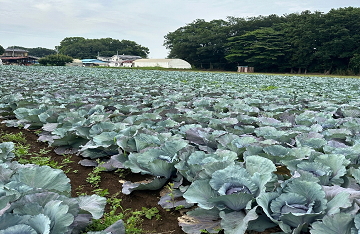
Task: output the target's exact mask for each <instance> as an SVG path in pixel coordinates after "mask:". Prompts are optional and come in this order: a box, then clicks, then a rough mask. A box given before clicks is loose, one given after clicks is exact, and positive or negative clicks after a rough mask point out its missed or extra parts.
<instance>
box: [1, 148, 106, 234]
mask: <svg viewBox="0 0 360 234" xmlns="http://www.w3.org/2000/svg"><path fill="white" fill-rule="evenodd" d="M13 150H14V143H12V142H3V143H0V159H1V163H0V170H1V175H2V176H1V180H0V190H1V207H0V208H1V212H0V230H2V232H3V233H25V232H26V233H79V232H80V231H81V230H83V229H84V228H85V227H86V226H87V225H88V224H89V223H90V222H91V219H92V218H94V219H99V218H101V216H102V215H103V210H104V208H105V204H106V200H105V198H102V197H99V196H97V195H92V196H81V197H76V198H71V197H70V183H69V182H70V180H69V179H68V178H67V177H66V175H65V174H64V172H63V171H61V170H59V169H52V168H50V167H48V166H37V165H34V164H19V163H18V162H16V161H11V159H12V158H13V157H14V154H13V153H12V151H13Z"/></svg>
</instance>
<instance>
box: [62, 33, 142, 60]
mask: <svg viewBox="0 0 360 234" xmlns="http://www.w3.org/2000/svg"><path fill="white" fill-rule="evenodd" d="M57 49H58V52H59V53H61V54H64V55H68V56H70V57H73V58H78V59H84V58H96V56H98V55H100V56H104V57H111V56H113V55H115V54H126V55H137V56H141V57H143V58H146V57H147V55H148V54H149V49H148V48H147V47H144V46H141V45H139V44H137V43H136V42H134V41H129V40H121V41H120V40H117V39H113V38H101V39H85V38H83V37H66V38H64V39H63V40H62V41H61V42H60V46H59V47H57Z"/></svg>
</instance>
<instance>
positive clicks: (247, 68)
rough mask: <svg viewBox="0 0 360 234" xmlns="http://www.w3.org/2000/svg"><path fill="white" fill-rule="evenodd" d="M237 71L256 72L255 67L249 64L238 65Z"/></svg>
mask: <svg viewBox="0 0 360 234" xmlns="http://www.w3.org/2000/svg"><path fill="white" fill-rule="evenodd" d="M237 68H238V69H237V72H246V73H247V72H251V73H252V72H254V67H248V66H238V67H237Z"/></svg>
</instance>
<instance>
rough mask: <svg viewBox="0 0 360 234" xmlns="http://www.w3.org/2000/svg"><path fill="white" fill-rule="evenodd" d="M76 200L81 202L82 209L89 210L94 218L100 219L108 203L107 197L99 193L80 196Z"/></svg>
mask: <svg viewBox="0 0 360 234" xmlns="http://www.w3.org/2000/svg"><path fill="white" fill-rule="evenodd" d="M76 200H77V201H78V202H79V207H80V209H81V210H84V211H87V212H89V213H90V214H91V215H92V217H93V218H94V219H100V218H101V217H102V216H103V212H104V209H105V205H106V198H105V197H100V196H98V195H95V194H93V195H91V196H80V197H77V198H76Z"/></svg>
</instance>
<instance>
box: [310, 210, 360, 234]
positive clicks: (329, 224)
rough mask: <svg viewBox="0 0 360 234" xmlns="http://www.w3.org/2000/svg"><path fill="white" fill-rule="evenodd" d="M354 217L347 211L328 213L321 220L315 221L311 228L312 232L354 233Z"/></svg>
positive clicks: (317, 233)
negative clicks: (329, 214)
mask: <svg viewBox="0 0 360 234" xmlns="http://www.w3.org/2000/svg"><path fill="white" fill-rule="evenodd" d="M353 220H354V217H353V216H352V215H350V214H346V213H338V214H334V215H331V216H328V215H326V216H325V217H324V218H323V219H322V220H321V221H317V222H314V223H313V224H312V225H311V226H312V228H311V229H310V233H311V234H324V233H326V234H352V233H353V232H351V228H353V227H354V223H353Z"/></svg>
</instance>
